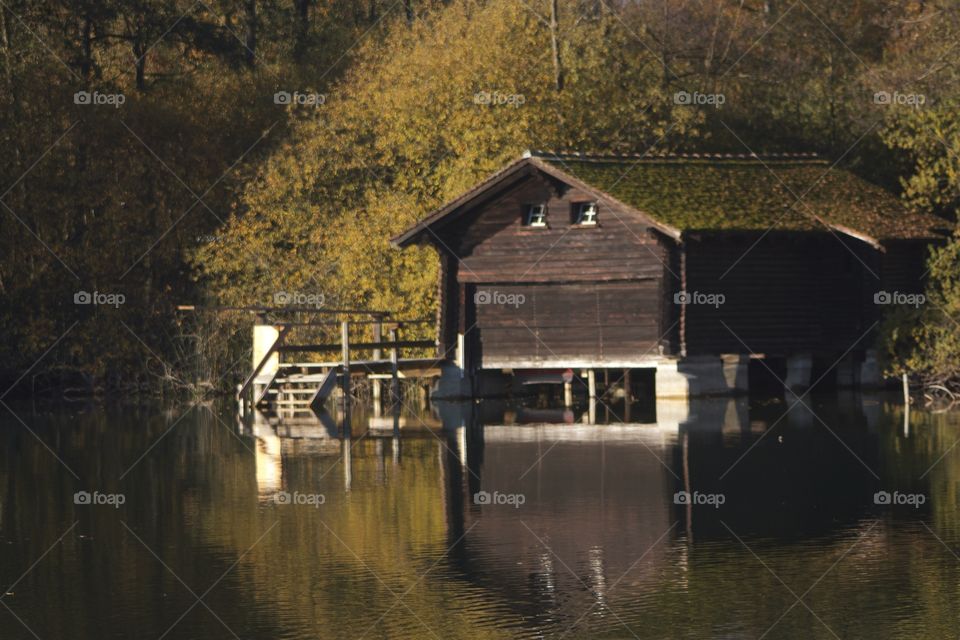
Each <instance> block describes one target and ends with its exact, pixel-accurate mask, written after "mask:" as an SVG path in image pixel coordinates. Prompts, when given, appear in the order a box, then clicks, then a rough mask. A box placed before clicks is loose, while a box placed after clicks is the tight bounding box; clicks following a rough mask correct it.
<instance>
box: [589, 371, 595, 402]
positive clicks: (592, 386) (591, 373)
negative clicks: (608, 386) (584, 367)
mask: <svg viewBox="0 0 960 640" xmlns="http://www.w3.org/2000/svg"><path fill="white" fill-rule="evenodd" d="M587 388H588V390H589V392H590V393H589V397H590V399H591V400H593V399H595V398H596V397H597V374H596V372H595V371H594V370H593V369H590V370H589V371H587Z"/></svg>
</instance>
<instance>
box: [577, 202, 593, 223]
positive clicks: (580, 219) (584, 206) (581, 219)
mask: <svg viewBox="0 0 960 640" xmlns="http://www.w3.org/2000/svg"><path fill="white" fill-rule="evenodd" d="M591 209H592V212H591V217H590V219H589V220H587V219H586V218H585V214H586V213H587V211H590V210H591ZM597 213H598V211H597V203H596V202H581V203H580V204H578V205H577V224H579V225H582V226H585V227H593V226H596V224H597Z"/></svg>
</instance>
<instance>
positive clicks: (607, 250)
mask: <svg viewBox="0 0 960 640" xmlns="http://www.w3.org/2000/svg"><path fill="white" fill-rule="evenodd" d="M557 188H560V189H561V190H562V193H559V194H558V193H557V191H556V189H557ZM592 199H593V198H591V197H590V196H589V195H588V194H585V193H582V192H579V191H577V190H575V189H572V188H566V187H565V186H564V185H558V184H556V183H555V182H554V181H552V180H550V179H548V178H547V177H545V176H543V177H541V176H540V175H539V174H538V175H537V176H534V177H531V178H529V179H528V180H527V181H526V182H524V183H523V184H521V185H520V186H518V187H516V188H514V189H512V190H510V191H509V192H508V193H505V194H503V195H502V196H501V197H500V198H499V199H497V200H496V201H494V202H491V203H490V204H489V205H487V206H486V207H483V208H482V209H481V210H479V211H477V212H475V213H473V214H471V215H469V216H465V217H464V218H461V219H459V220H457V221H454V222H453V223H452V225H451V226H450V227H449V228H447V229H446V230H444V231H442V232H441V233H440V235H441V237H442V238H443V241H444V242H445V243H447V244H448V245H449V246H450V247H451V248H452V249H453V250H454V252H455V253H456V254H457V255H458V256H459V257H460V259H461V264H460V275H459V279H460V281H461V282H560V281H567V282H573V281H578V282H597V281H605V280H627V279H643V278H652V279H660V278H661V277H662V275H663V268H664V260H665V259H666V253H665V251H664V247H663V245H662V243H661V241H660V238H659V237H658V236H657V235H655V232H654V231H652V230H651V228H650V226H649V224H648V223H647V222H646V221H644V220H642V219H640V218H639V217H638V216H636V215H635V214H633V213H632V212H630V211H628V210H624V209H622V208H620V207H616V206H613V205H611V204H609V203H605V202H601V203H600V223H599V224H598V225H597V226H595V227H579V226H577V225H574V224H572V223H571V207H572V205H573V204H574V203H576V202H584V201H589V200H592ZM539 202H545V203H547V212H548V213H547V215H548V228H546V229H544V228H534V227H525V226H523V223H522V215H523V210H524V206H525V205H527V204H534V203H539Z"/></svg>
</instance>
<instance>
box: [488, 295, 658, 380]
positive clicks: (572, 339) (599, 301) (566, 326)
mask: <svg viewBox="0 0 960 640" xmlns="http://www.w3.org/2000/svg"><path fill="white" fill-rule="evenodd" d="M470 289H471V290H472V291H473V295H474V296H478V297H479V296H485V298H482V299H483V300H489V302H483V303H481V304H477V305H476V313H477V328H476V338H477V340H478V342H479V353H478V354H477V355H478V356H479V357H480V358H481V359H482V362H483V363H484V364H485V365H486V366H537V365H540V364H544V363H548V364H550V365H552V366H564V364H565V363H566V364H570V363H574V362H584V361H586V362H596V363H597V364H598V366H599V365H600V364H602V363H603V362H621V361H624V360H629V359H634V360H639V359H642V358H644V357H647V358H653V357H656V356H657V354H658V349H657V346H658V341H657V339H658V337H659V335H660V334H659V320H658V318H657V314H656V313H651V309H654V310H657V311H659V308H660V292H659V287H658V285H657V282H656V281H654V280H642V281H633V282H596V283H579V282H578V283H573V284H571V283H566V284H542V283H538V284H526V285H502V284H501V285H476V286H471V287H470ZM473 299H474V300H476V299H477V298H473ZM498 299H499V300H504V299H506V300H513V301H515V302H514V303H513V304H510V303H503V302H498Z"/></svg>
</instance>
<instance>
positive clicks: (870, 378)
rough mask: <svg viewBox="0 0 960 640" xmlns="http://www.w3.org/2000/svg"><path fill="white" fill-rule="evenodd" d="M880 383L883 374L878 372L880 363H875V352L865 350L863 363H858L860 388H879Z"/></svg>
mask: <svg viewBox="0 0 960 640" xmlns="http://www.w3.org/2000/svg"><path fill="white" fill-rule="evenodd" d="M882 382H883V374H882V372H881V371H880V363H879V362H877V352H876V350H874V349H867V352H866V353H865V354H864V356H863V362H862V363H860V386H861V387H879V386H880V385H881V383H882Z"/></svg>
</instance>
